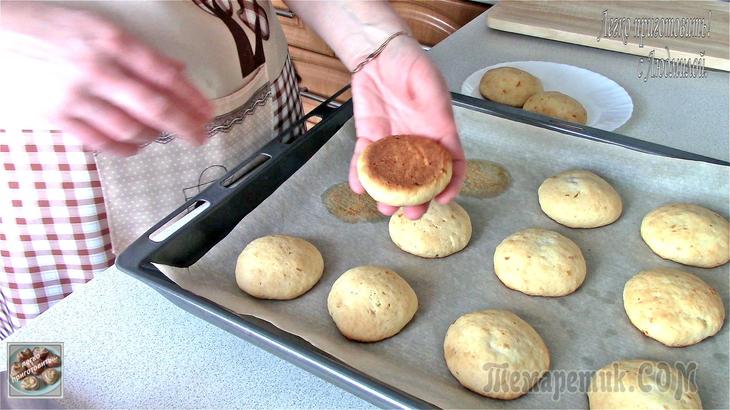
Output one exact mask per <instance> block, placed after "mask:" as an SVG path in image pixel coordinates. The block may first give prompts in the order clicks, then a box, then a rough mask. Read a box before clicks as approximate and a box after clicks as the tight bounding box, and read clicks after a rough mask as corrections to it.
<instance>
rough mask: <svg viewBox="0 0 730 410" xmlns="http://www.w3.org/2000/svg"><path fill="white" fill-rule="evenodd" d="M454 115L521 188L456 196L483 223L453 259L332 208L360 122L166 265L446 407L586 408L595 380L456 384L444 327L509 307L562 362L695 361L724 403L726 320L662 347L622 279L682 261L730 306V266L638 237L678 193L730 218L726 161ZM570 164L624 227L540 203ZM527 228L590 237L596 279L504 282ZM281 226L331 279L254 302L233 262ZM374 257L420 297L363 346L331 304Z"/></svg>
mask: <svg viewBox="0 0 730 410" xmlns="http://www.w3.org/2000/svg"><path fill="white" fill-rule="evenodd" d="M455 113H456V117H457V122H458V124H459V129H460V134H461V137H462V141H463V144H464V149H465V152H466V155H467V158H480V159H487V160H491V161H494V162H497V163H500V164H502V165H504V166H505V167H506V168H507V170H508V171H509V173H510V175H511V177H512V183H511V186H510V188H509V189H508V190H507V191H506V192H505V193H503V194H502V195H500V196H497V197H495V198H490V199H476V198H460V199H459V200H458V202H459V203H460V204H462V205H463V206H464V208H465V209H466V210H467V212H469V214H470V216H471V220H472V224H473V228H474V233H473V237H472V240H471V243H470V244H469V246H468V247H467V248H466V249H465V250H464V251H462V252H460V253H458V254H455V255H452V256H449V257H447V258H444V259H437V260H427V259H421V258H419V257H416V256H412V255H409V254H406V253H404V252H402V251H400V250H399V249H398V248H396V246H395V245H394V244H393V243H392V242H391V241H390V238H389V236H388V220H387V219H384V220H382V221H379V222H375V223H358V224H347V223H344V222H341V221H339V220H338V219H336V218H335V217H334V216H332V215H330V214H329V213H328V212H327V210H326V209H325V207H324V205H323V204H322V201H321V198H320V195H321V194H322V193H323V192H324V191H325V190H326V189H327V188H329V187H330V186H332V185H334V184H336V183H339V182H342V181H344V180H345V179H346V176H347V166H348V163H349V159H350V155H351V153H352V148H353V143H354V127H353V124H352V122H350V123H348V124H347V125H346V126H345V127H343V128H342V129H341V130H340V131H339V132H338V134H337V135H336V136H335V137H333V139H332V140H331V141H330V142H328V143H327V144H326V145H325V146H324V147H323V148H322V149H321V150H320V151H319V152H317V154H316V155H315V156H314V157H313V158H312V159H311V160H310V161H309V162H308V163H307V164H306V165H305V166H304V167H302V168H301V169H300V170H299V171H298V172H297V173H296V174H295V175H294V176H292V177H291V178H290V179H289V180H288V181H287V182H286V183H285V184H283V185H282V186H281V187H280V188H279V189H278V190H277V191H276V192H274V193H273V194H272V195H271V196H270V197H269V198H268V199H267V200H266V201H264V202H263V203H262V204H261V205H260V206H259V207H258V208H256V209H255V210H254V211H253V212H252V213H250V214H249V215H248V216H246V217H245V218H244V219H243V220H242V221H241V222H240V223H239V225H238V226H237V227H236V229H235V230H234V231H233V232H231V234H230V235H228V236H227V237H226V238H225V239H224V240H223V241H221V242H220V243H219V244H218V245H217V246H216V247H214V248H213V249H212V250H211V251H210V252H209V253H208V254H207V255H205V256H204V257H203V258H202V259H201V260H200V261H199V262H198V263H196V264H195V265H193V266H192V267H190V268H189V269H182V268H173V267H164V266H161V267H160V268H161V269H162V271H163V272H165V274H166V275H168V276H169V277H170V278H171V279H172V280H174V281H175V282H176V283H178V284H179V285H180V286H182V287H183V288H185V289H188V290H190V291H192V292H194V293H196V294H198V295H201V296H203V297H205V298H207V299H210V300H211V301H213V302H215V303H218V304H220V305H222V306H225V307H227V308H229V309H231V310H233V311H236V312H239V313H241V314H248V315H253V316H256V317H258V318H261V319H264V320H267V321H269V322H271V323H273V324H274V325H276V326H278V327H279V328H281V329H284V330H286V331H288V332H290V333H293V334H296V335H299V336H301V337H302V338H304V339H306V340H308V341H309V342H310V343H312V344H313V345H314V346H317V347H319V348H321V349H322V350H324V351H326V352H328V353H330V354H332V355H333V356H335V357H338V358H339V359H341V360H343V361H345V362H346V363H348V364H350V365H352V366H354V367H355V368H358V369H360V370H362V371H364V372H365V373H368V374H370V375H371V376H373V377H375V378H377V379H379V380H381V381H384V382H386V383H389V384H391V385H393V386H396V387H398V388H400V389H402V390H404V391H406V392H409V393H411V394H413V395H416V396H418V397H421V398H423V399H424V400H427V401H429V402H431V403H433V404H435V405H438V406H441V407H447V408H453V407H459V408H481V407H486V408H587V405H588V402H587V398H586V395H585V393H584V392H585V385H582V386H581V385H574V386H573V388H572V389H569V390H571V391H557V387H556V384H559V383H561V381H560V377H561V376H560V375H559V374H557V373H555V375H554V376H551V377H550V378H549V379H545V380H543V381H542V383H541V384H539V385H538V386H541V387H542V388H541V389H539V390H537V391H533V392H531V393H529V394H528V395H526V396H524V397H522V398H521V399H518V400H515V401H507V402H502V401H498V400H492V399H487V398H484V397H481V396H478V395H476V394H474V393H471V392H469V391H467V390H466V389H464V388H462V387H461V386H460V385H459V383H458V382H457V381H456V379H454V378H453V377H452V376H451V374H450V373H449V371H448V369H447V368H446V364H445V361H444V358H443V339H444V335H445V333H446V329H447V328H448V326H449V325H450V324H451V323H452V322H453V321H454V320H456V319H457V318H458V317H459V316H460V315H462V314H464V313H467V312H470V311H474V310H479V309H486V308H498V309H508V310H511V311H513V312H515V313H517V314H518V315H519V316H521V317H522V318H523V319H525V320H526V321H527V322H529V323H530V324H532V326H534V327H535V329H536V330H537V331H538V332H539V333H540V334H541V335H542V337H543V339H544V340H545V343H546V344H547V346H548V347H549V349H550V352H551V369H552V370H562V371H573V370H574V371H581V372H583V375H585V374H586V372H591V371H594V370H596V369H598V368H600V367H602V366H604V365H606V364H608V363H609V362H611V361H613V360H618V359H634V358H645V359H653V360H664V361H669V362H672V363H674V362H675V361H680V362H691V361H694V362H697V371H696V378H695V381H696V383H697V384H698V385H699V388H700V393H701V396H702V401H703V404H704V406H705V408H727V407H728V325H727V324H725V326H724V328H723V329H722V330H721V331H720V333H719V334H718V335H716V336H714V337H712V338H709V339H707V340H705V341H703V342H702V343H700V344H698V345H695V346H691V347H686V348H669V347H665V346H664V345H662V344H660V343H659V342H656V341H654V340H653V339H650V338H648V337H645V336H644V335H642V334H641V333H640V332H639V331H638V330H637V329H636V328H634V327H633V326H632V325H631V323H630V322H629V320H628V319H627V317H626V315H625V313H624V309H623V303H622V292H623V286H624V283H625V282H626V281H627V280H628V279H629V278H630V277H631V276H633V275H634V274H636V273H637V272H639V271H641V270H643V269H648V268H653V267H674V268H679V269H684V270H686V271H689V272H693V273H695V274H697V275H699V276H700V277H701V278H703V279H704V280H705V281H707V282H708V283H709V284H710V285H712V286H714V287H715V288H716V289H717V290H718V291H719V292H720V294H721V295H722V299H723V302H724V304H725V306H726V307H727V306H728V266H727V265H725V266H722V267H719V268H715V269H701V268H693V267H683V266H681V265H678V264H675V263H673V262H669V261H665V260H663V259H661V258H659V257H658V256H656V255H655V254H654V253H652V252H651V250H650V249H649V248H648V247H647V246H646V245H645V244H644V242H643V241H642V239H641V237H640V235H639V226H640V222H641V219H642V217H643V216H644V215H645V214H646V213H647V212H649V211H650V210H652V209H653V208H655V207H657V206H660V205H662V204H666V203H669V202H675V201H688V202H692V203H696V204H700V205H703V206H707V207H709V208H711V209H714V210H715V211H717V212H719V213H721V214H722V215H724V216H727V213H728V205H729V199H728V192H729V191H728V190H729V185H730V184H729V180H730V175H729V173H728V169H727V168H724V167H721V166H716V165H710V164H705V163H698V162H691V161H685V160H677V159H669V158H664V157H659V156H654V155H649V154H642V153H638V152H635V151H631V150H628V149H625V148H620V147H616V146H611V145H608V144H602V143H597V142H591V141H587V140H583V139H579V138H575V137H570V136H566V135H563V134H560V133H558V132H554V131H549V130H545V129H541V128H536V127H533V126H529V125H525V124H521V123H517V122H513V121H510V120H505V119H500V118H497V117H493V116H490V115H487V114H481V113H477V112H474V111H470V110H467V109H462V108H455ZM689 137H692V138H697V137H698V136H688V138H689ZM571 168H586V169H590V170H593V171H595V172H597V173H598V174H600V175H602V176H603V177H604V178H606V179H607V180H608V181H610V182H611V183H612V184H613V185H614V186H615V187H616V189H617V190H618V191H619V193H620V194H621V196H622V198H623V201H624V214H623V216H622V217H621V218H620V219H619V220H618V221H617V222H616V223H614V224H612V225H610V226H606V227H602V228H597V229H588V230H579V229H570V228H566V227H563V226H561V225H559V224H557V223H555V222H553V221H552V220H551V219H549V218H548V217H547V216H545V215H544V214H543V213H542V212H541V210H540V208H539V204H538V201H537V188H538V186H539V185H540V183H541V182H542V181H543V180H544V179H545V178H547V177H549V176H551V175H554V174H556V173H558V172H561V171H564V170H568V169H571ZM528 227H543V228H547V229H553V230H556V231H558V232H560V233H562V234H564V235H566V236H568V237H569V238H571V239H573V240H574V241H575V242H576V243H577V244H578V246H580V248H581V249H582V251H583V254H584V256H585V258H586V261H587V264H588V274H587V278H586V281H585V283H584V284H583V286H582V287H581V288H580V289H579V290H578V291H576V292H575V293H574V294H572V295H569V296H566V297H561V298H542V297H530V296H527V295H524V294H522V293H519V292H516V291H512V290H509V289H507V288H506V287H505V286H503V285H502V284H501V282H500V281H499V279H497V277H496V276H495V274H494V271H493V267H492V257H493V254H494V249H495V247H496V246H497V244H498V243H499V242H500V241H501V240H502V239H504V238H505V237H507V236H508V235H510V234H512V233H514V232H515V231H518V230H520V229H524V228H528ZM276 233H281V234H290V235H297V236H301V237H303V238H306V239H307V240H309V241H311V242H312V243H313V244H315V246H317V248H318V249H319V250H320V251H321V252H322V255H323V257H324V260H325V272H324V275H323V277H322V279H321V281H320V282H319V283H318V284H317V285H316V286H315V287H314V288H313V289H312V290H311V291H309V292H308V293H306V294H305V295H303V296H302V297H300V298H298V299H296V300H292V301H261V300H257V299H254V298H252V297H249V296H247V295H246V294H244V293H243V292H241V291H240V290H239V289H238V287H237V286H236V283H235V278H234V269H235V263H236V258H237V256H238V254H239V253H240V251H241V250H242V249H243V248H244V246H245V245H246V244H247V243H248V242H250V241H251V240H253V239H255V238H258V237H260V236H263V235H269V234H276ZM368 264H371V265H382V266H387V267H390V268H392V269H394V270H395V271H396V272H398V273H400V274H401V275H402V276H403V277H404V278H405V279H406V280H407V281H408V282H409V283H410V284H411V286H412V287H413V288H414V290H415V291H416V293H417V294H418V299H419V303H420V306H419V310H418V313H417V314H416V316H415V318H414V320H413V321H412V322H411V323H410V324H409V325H408V326H407V327H406V328H405V329H404V330H403V331H402V332H401V333H400V334H398V335H396V336H395V337H392V338H390V339H387V340H385V341H382V342H379V343H371V344H363V343H354V342H350V341H347V340H346V339H345V338H344V337H342V336H341V335H340V334H339V332H338V331H337V329H336V327H335V325H334V323H333V322H332V320H331V319H330V317H329V315H328V313H327V306H326V299H327V294H328V292H329V290H330V287H331V285H332V283H333V282H334V281H335V279H337V277H339V275H340V274H342V273H343V272H345V271H346V270H347V269H349V268H352V267H355V266H359V265H368ZM563 374H565V373H563ZM579 376H580V375H579ZM565 381H566V380H565V379H564V380H563V381H562V382H565ZM584 381H585V380H584ZM548 382H549V384H552V387H550V386H548V385H547V384H548ZM584 384H585V383H584Z"/></svg>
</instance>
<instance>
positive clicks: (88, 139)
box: [57, 116, 139, 156]
mask: <svg viewBox="0 0 730 410" xmlns="http://www.w3.org/2000/svg"><path fill="white" fill-rule="evenodd" d="M57 123H58V125H60V126H61V127H62V129H63V130H64V131H65V132H66V133H68V134H69V135H72V136H74V137H76V139H78V140H79V142H81V143H82V144H83V145H84V147H86V148H88V149H90V150H92V151H104V152H109V153H112V154H116V155H122V156H128V155H132V154H135V153H136V152H137V150H138V149H139V147H138V146H137V145H135V144H127V143H123V142H118V141H114V140H112V139H110V138H109V137H107V135H106V134H104V133H103V132H101V131H99V130H98V129H97V128H95V127H93V126H92V125H90V124H89V123H87V122H85V121H83V120H80V119H76V118H71V117H67V116H64V117H60V118H58V119H57Z"/></svg>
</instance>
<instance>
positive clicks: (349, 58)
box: [338, 24, 411, 72]
mask: <svg viewBox="0 0 730 410" xmlns="http://www.w3.org/2000/svg"><path fill="white" fill-rule="evenodd" d="M397 33H403V34H401V35H396V34H397ZM410 35H411V34H410V30H409V29H408V27H406V26H405V25H395V24H393V25H389V26H388V27H364V28H363V30H362V31H361V32H358V33H354V34H353V35H352V36H353V41H351V42H348V43H349V44H350V45H349V46H348V47H347V48H345V49H344V50H343V51H342V53H340V54H338V57H340V59H341V60H342V62H343V63H344V64H345V66H346V67H347V69H348V70H350V72H353V71H355V69H356V68H357V67H358V65H360V64H361V63H363V62H365V61H366V60H368V57H370V56H371V55H372V54H374V53H376V52H378V51H380V52H379V53H378V54H382V53H383V52H385V50H387V49H389V48H391V49H392V48H396V47H397V45H396V44H400V43H403V42H404V40H405V39H408V38H409V36H410ZM386 43H387V44H386ZM352 44H356V45H357V46H352ZM380 48H382V50H379V49H380Z"/></svg>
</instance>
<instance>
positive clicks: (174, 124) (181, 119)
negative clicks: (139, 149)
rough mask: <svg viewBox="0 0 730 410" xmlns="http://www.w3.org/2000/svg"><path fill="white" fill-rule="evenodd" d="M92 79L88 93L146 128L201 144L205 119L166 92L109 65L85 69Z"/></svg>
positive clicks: (97, 64)
mask: <svg viewBox="0 0 730 410" xmlns="http://www.w3.org/2000/svg"><path fill="white" fill-rule="evenodd" d="M89 70H90V72H91V75H92V77H93V79H94V81H93V83H92V84H90V85H89V91H90V92H91V93H92V94H94V95H95V96H96V97H98V98H101V99H104V100H106V101H107V102H108V103H110V104H112V105H115V106H117V107H118V108H119V109H121V110H123V111H125V112H126V113H127V114H128V115H129V116H131V117H133V118H135V119H136V120H138V121H139V122H141V123H143V124H145V125H146V126H148V127H149V128H153V129H159V130H167V131H170V132H172V133H174V134H176V135H178V136H180V137H181V138H184V139H187V140H189V141H191V142H193V143H197V144H202V143H203V142H204V138H205V133H204V130H203V127H204V125H205V123H206V121H207V119H206V118H205V117H203V116H202V115H200V114H199V113H198V112H197V111H196V110H193V109H192V108H191V107H190V106H189V105H188V104H186V103H185V102H184V101H181V99H180V98H179V97H178V96H177V95H175V94H173V93H171V92H169V91H166V90H163V89H160V88H156V87H153V86H151V85H149V84H147V83H146V82H144V81H141V80H140V79H139V78H136V77H134V76H133V75H131V74H130V73H129V72H127V71H125V70H124V69H122V68H121V67H119V66H118V65H117V64H115V63H114V62H112V61H106V64H100V63H95V64H93V65H92V66H91V67H90V68H89Z"/></svg>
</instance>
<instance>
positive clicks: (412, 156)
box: [357, 135, 451, 206]
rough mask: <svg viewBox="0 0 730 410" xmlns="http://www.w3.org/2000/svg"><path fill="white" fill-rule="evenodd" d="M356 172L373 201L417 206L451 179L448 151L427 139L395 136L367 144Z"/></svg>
mask: <svg viewBox="0 0 730 410" xmlns="http://www.w3.org/2000/svg"><path fill="white" fill-rule="evenodd" d="M357 172H358V175H359V176H360V182H361V183H362V186H363V187H364V188H365V190H366V191H367V192H368V194H370V196H371V197H373V199H375V200H376V201H378V202H382V203H385V204H388V205H393V206H410V205H420V204H423V203H426V202H429V201H430V200H432V199H433V197H435V196H436V195H438V194H439V193H440V192H441V191H443V190H444V188H446V185H448V184H449V181H451V154H449V152H448V151H447V150H446V149H445V148H444V147H443V146H441V144H439V143H438V142H436V141H434V140H432V139H430V138H425V137H417V136H414V135H395V136H390V137H386V138H383V139H380V140H378V141H375V142H373V143H372V144H370V145H368V146H367V147H366V148H365V149H364V150H363V152H362V154H361V155H360V158H358V160H357Z"/></svg>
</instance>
